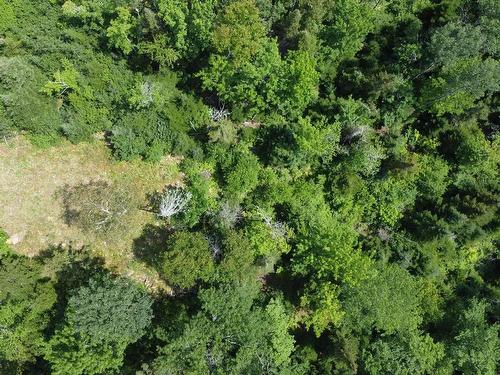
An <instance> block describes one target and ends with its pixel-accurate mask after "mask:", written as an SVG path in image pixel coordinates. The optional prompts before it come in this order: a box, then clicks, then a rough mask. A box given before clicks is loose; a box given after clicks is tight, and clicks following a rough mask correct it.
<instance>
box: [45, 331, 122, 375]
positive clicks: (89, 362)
mask: <svg viewBox="0 0 500 375" xmlns="http://www.w3.org/2000/svg"><path fill="white" fill-rule="evenodd" d="M126 346H127V344H126V343H125V342H105V341H104V342H95V341H92V340H91V339H90V338H89V337H87V336H86V335H85V333H84V334H77V333H76V332H75V331H74V330H73V329H72V328H71V327H70V326H64V327H63V328H62V329H60V330H58V331H56V333H55V334H54V336H52V338H51V339H50V341H49V342H48V346H47V351H46V353H45V359H46V360H47V361H48V362H49V363H50V366H51V371H52V373H53V374H56V375H66V374H67V375H81V374H88V375H97V374H102V373H105V372H109V371H116V370H117V369H119V368H120V366H121V365H122V363H123V352H124V351H125V348H126Z"/></svg>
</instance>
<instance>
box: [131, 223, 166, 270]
mask: <svg viewBox="0 0 500 375" xmlns="http://www.w3.org/2000/svg"><path fill="white" fill-rule="evenodd" d="M171 234H172V229H169V228H167V227H165V226H159V225H153V224H147V225H146V226H145V227H144V228H143V230H142V234H141V236H140V237H138V238H136V239H135V240H134V244H133V252H134V255H135V256H136V258H137V259H139V260H141V261H143V262H144V263H146V264H147V265H149V266H151V267H153V268H155V269H156V270H160V268H161V261H162V257H163V254H164V252H165V250H166V244H167V240H168V238H169V236H170V235H171Z"/></svg>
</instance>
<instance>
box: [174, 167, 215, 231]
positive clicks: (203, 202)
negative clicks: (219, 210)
mask: <svg viewBox="0 0 500 375" xmlns="http://www.w3.org/2000/svg"><path fill="white" fill-rule="evenodd" d="M183 170H184V173H186V183H187V185H188V187H189V192H190V193H191V194H192V197H191V200H190V201H189V205H188V210H187V211H186V212H185V213H184V214H183V217H182V221H183V222H184V223H185V224H186V225H188V226H193V225H195V224H196V223H197V222H198V221H199V219H200V217H201V216H202V215H204V214H205V213H208V212H210V211H213V210H215V209H216V207H217V200H216V198H217V197H218V194H219V186H218V184H217V182H216V181H215V180H214V166H213V165H212V164H211V163H208V162H207V163H199V162H195V161H193V160H189V161H186V162H185V163H184V164H183Z"/></svg>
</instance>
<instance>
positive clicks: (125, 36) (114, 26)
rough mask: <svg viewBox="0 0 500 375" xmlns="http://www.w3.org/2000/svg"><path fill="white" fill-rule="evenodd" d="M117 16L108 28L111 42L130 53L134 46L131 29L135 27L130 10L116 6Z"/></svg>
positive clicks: (125, 52) (107, 32)
mask: <svg viewBox="0 0 500 375" xmlns="http://www.w3.org/2000/svg"><path fill="white" fill-rule="evenodd" d="M116 12H117V14H118V15H117V17H116V18H115V19H113V20H112V21H111V24H110V26H109V27H108V28H107V30H106V35H107V37H108V38H109V43H110V44H111V45H112V46H113V47H115V48H116V49H119V50H121V51H122V52H123V53H124V54H126V55H128V54H129V53H130V52H132V49H133V47H134V45H133V43H132V42H131V41H130V34H131V29H132V28H133V27H134V24H133V19H132V16H131V14H130V11H129V10H128V9H127V8H124V7H118V8H116Z"/></svg>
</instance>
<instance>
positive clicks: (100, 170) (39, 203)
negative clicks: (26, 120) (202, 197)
mask: <svg viewBox="0 0 500 375" xmlns="http://www.w3.org/2000/svg"><path fill="white" fill-rule="evenodd" d="M177 162H178V160H176V159H174V158H170V157H167V158H165V159H164V160H163V161H162V162H160V163H155V164H152V163H146V162H142V161H134V162H117V161H114V160H113V159H112V158H111V157H110V152H109V150H108V148H107V147H106V146H105V145H104V143H103V142H102V141H97V140H96V141H93V142H90V143H81V144H77V145H74V144H71V143H67V142H63V143H62V144H60V145H58V146H56V147H52V148H49V149H39V148H36V147H35V146H33V145H32V144H30V143H29V142H28V141H27V140H26V139H24V138H23V137H21V136H19V137H16V138H12V139H10V140H8V141H6V142H1V143H0V227H1V228H2V229H4V230H5V231H6V232H7V234H8V235H9V236H10V241H11V242H14V244H12V245H11V246H12V247H13V248H14V250H15V251H17V252H19V253H22V254H25V255H28V256H35V255H37V254H38V253H39V252H40V251H42V250H44V249H47V248H48V247H49V246H52V245H61V246H65V247H67V246H75V247H82V246H89V248H90V249H91V251H92V252H93V253H95V254H96V255H99V256H102V257H103V258H104V259H105V262H106V265H107V266H108V267H109V268H110V269H113V270H114V271H116V272H119V273H123V274H126V275H128V276H129V277H132V278H135V279H137V280H139V281H142V282H144V283H145V284H147V285H148V286H149V287H151V288H158V287H160V288H161V287H165V286H164V285H162V283H161V281H160V280H159V278H158V277H157V275H156V273H155V272H154V271H153V270H152V269H149V268H148V267H147V266H146V265H145V264H143V263H141V262H140V261H138V260H136V259H134V254H133V251H132V246H133V241H134V239H135V238H137V237H139V236H140V234H141V232H142V228H143V226H144V225H146V224H148V223H153V222H154V221H155V217H154V215H153V214H151V213H148V212H146V211H142V210H136V211H135V212H134V213H133V215H132V217H131V220H130V222H131V224H130V228H129V230H128V231H127V232H126V234H124V235H121V236H119V237H117V238H116V239H113V241H109V240H107V239H100V238H98V237H96V236H94V235H92V234H88V233H83V232H81V231H80V230H79V229H78V228H76V227H70V226H68V225H66V223H65V221H64V218H63V208H62V205H61V202H60V200H59V199H58V198H57V194H56V192H57V191H59V190H60V189H61V188H62V187H63V186H65V185H70V186H71V185H76V184H79V183H82V182H88V181H90V180H93V179H104V180H107V181H110V182H113V183H116V184H126V186H128V187H130V188H131V189H133V190H134V192H135V193H137V194H138V196H139V197H141V199H143V200H145V197H146V194H147V193H152V192H154V191H159V190H161V189H162V188H163V187H164V186H165V185H166V184H170V183H176V182H178V180H179V178H180V174H179V172H178V170H177Z"/></svg>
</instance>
